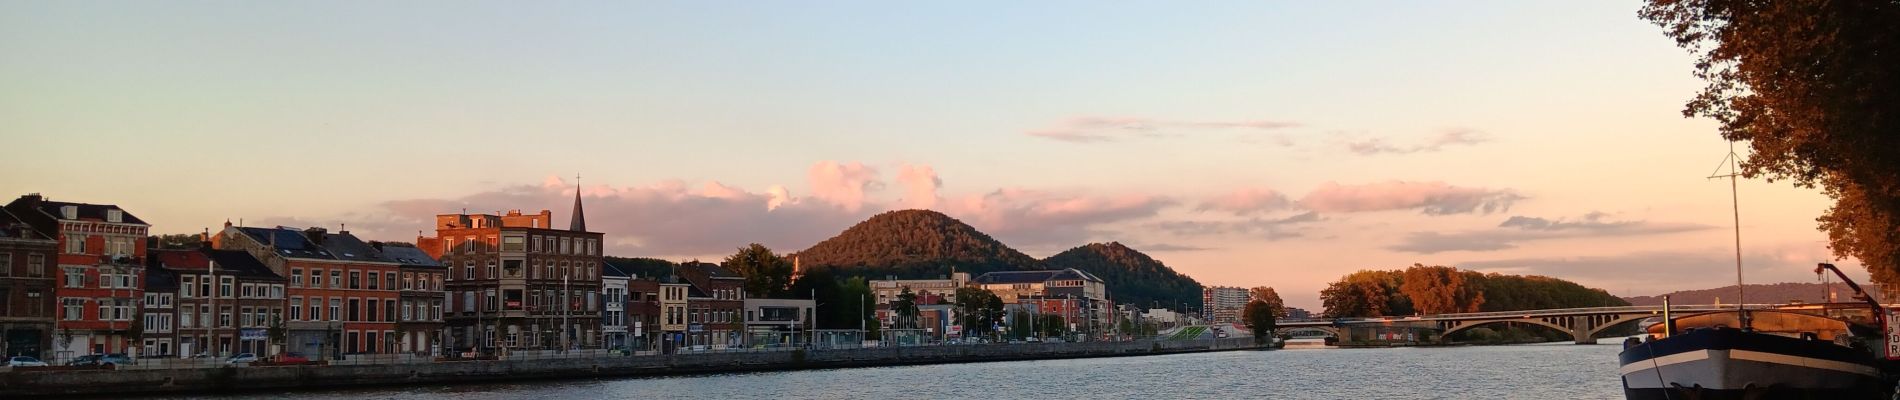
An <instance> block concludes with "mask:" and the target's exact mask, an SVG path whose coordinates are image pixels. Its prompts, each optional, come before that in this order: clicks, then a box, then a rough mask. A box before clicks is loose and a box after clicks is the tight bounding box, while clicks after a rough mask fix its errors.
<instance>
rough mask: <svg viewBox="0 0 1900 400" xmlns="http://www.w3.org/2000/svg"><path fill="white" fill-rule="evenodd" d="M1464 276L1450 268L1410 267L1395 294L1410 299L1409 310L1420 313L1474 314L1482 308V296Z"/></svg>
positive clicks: (1477, 288)
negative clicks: (1411, 308)
mask: <svg viewBox="0 0 1900 400" xmlns="http://www.w3.org/2000/svg"><path fill="white" fill-rule="evenodd" d="M1465 276H1466V274H1465V273H1462V272H1459V271H1458V269H1456V268H1452V267H1444V266H1432V267H1427V266H1425V265H1424V264H1412V267H1411V268H1406V269H1405V276H1404V277H1403V279H1402V282H1401V283H1400V284H1399V293H1401V294H1404V295H1405V297H1406V298H1408V299H1411V300H1412V307H1413V308H1414V309H1415V310H1416V311H1418V312H1420V313H1425V314H1450V313H1462V312H1476V311H1478V307H1479V306H1480V305H1482V304H1484V293H1483V290H1482V289H1480V288H1479V287H1478V285H1476V284H1475V283H1476V282H1467V281H1466V280H1465Z"/></svg>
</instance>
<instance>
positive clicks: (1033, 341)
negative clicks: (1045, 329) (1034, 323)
mask: <svg viewBox="0 0 1900 400" xmlns="http://www.w3.org/2000/svg"><path fill="white" fill-rule="evenodd" d="M1023 341H1027V342H1030V343H1040V342H1042V339H1038V338H1033V337H1032V338H1028V339H1023Z"/></svg>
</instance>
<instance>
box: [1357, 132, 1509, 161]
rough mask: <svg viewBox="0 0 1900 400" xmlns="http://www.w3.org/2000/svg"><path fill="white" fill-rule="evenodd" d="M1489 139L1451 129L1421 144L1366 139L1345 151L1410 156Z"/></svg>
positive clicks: (1480, 134) (1474, 143)
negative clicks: (1401, 143)
mask: <svg viewBox="0 0 1900 400" xmlns="http://www.w3.org/2000/svg"><path fill="white" fill-rule="evenodd" d="M1490 140H1491V139H1490V138H1489V137H1487V136H1485V135H1484V134H1483V133H1481V132H1478V131H1475V130H1471V129H1451V130H1446V131H1444V132H1440V133H1439V134H1438V135H1437V136H1433V137H1431V138H1429V139H1427V140H1425V141H1424V142H1422V143H1417V144H1412V145H1406V146H1399V145H1393V144H1389V143H1386V141H1385V139H1381V138H1368V139H1363V140H1358V141H1353V142H1348V143H1346V150H1349V151H1352V152H1353V153H1358V154H1360V155H1376V154H1384V153H1390V154H1411V153H1419V152H1435V151H1439V150H1443V149H1444V148H1446V147H1449V146H1471V145H1476V144H1479V143H1484V142H1488V141H1490Z"/></svg>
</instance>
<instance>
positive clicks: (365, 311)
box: [215, 223, 402, 359]
mask: <svg viewBox="0 0 1900 400" xmlns="http://www.w3.org/2000/svg"><path fill="white" fill-rule="evenodd" d="M215 247H217V248H219V249H229V250H243V251H246V252H249V253H251V255H252V256H254V257H257V259H258V260H259V261H263V262H264V264H265V265H267V266H269V267H270V269H271V271H273V272H275V273H277V274H280V275H282V276H284V277H285V278H286V280H287V281H288V282H289V283H288V286H289V289H288V291H289V299H287V306H286V307H285V309H286V310H287V311H285V315H286V317H285V318H284V319H285V328H287V335H286V336H287V337H286V342H287V343H285V349H284V350H285V351H288V352H297V353H303V354H304V355H306V356H309V357H311V358H313V359H315V358H319V355H321V357H323V358H340V357H344V355H346V354H388V353H394V352H396V349H397V348H398V347H399V345H398V342H399V341H401V338H402V337H401V336H400V334H399V333H397V324H396V319H397V307H398V305H399V298H400V280H399V279H398V278H397V276H398V275H397V274H398V273H400V272H401V271H400V268H401V265H402V264H401V263H399V262H396V261H392V260H388V259H385V258H383V257H381V255H380V254H379V253H378V252H377V250H376V249H375V248H374V247H371V246H370V245H369V244H368V243H365V242H363V241H362V240H361V239H358V238H357V237H356V236H355V235H351V234H350V232H349V231H339V232H337V233H329V232H328V231H327V230H325V229H323V228H309V229H303V230H298V229H292V228H285V227H276V228H254V227H233V226H230V225H229V224H228V223H227V224H226V226H225V227H224V231H222V232H220V233H219V234H218V237H217V238H216V239H215Z"/></svg>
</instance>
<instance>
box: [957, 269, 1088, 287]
mask: <svg viewBox="0 0 1900 400" xmlns="http://www.w3.org/2000/svg"><path fill="white" fill-rule="evenodd" d="M1068 279H1081V280H1085V281H1095V282H1101V281H1102V278H1097V277H1095V275H1089V273H1087V272H1082V270H1078V269H1075V268H1066V269H1061V270H1049V271H997V272H991V273H987V274H983V275H982V276H978V277H976V279H972V280H970V281H971V282H975V283H977V284H985V285H987V284H1014V283H1042V282H1048V281H1053V280H1068Z"/></svg>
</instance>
